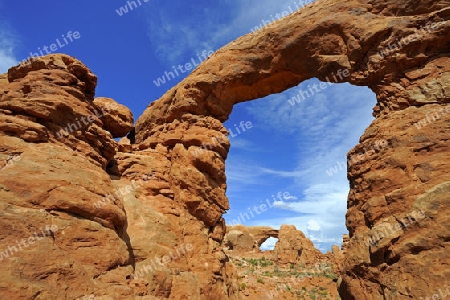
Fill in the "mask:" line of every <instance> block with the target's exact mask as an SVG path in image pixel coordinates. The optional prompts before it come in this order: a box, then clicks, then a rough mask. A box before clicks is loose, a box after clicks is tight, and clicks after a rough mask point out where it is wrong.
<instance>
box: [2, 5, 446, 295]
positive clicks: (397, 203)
mask: <svg viewBox="0 0 450 300" xmlns="http://www.w3.org/2000/svg"><path fill="white" fill-rule="evenodd" d="M449 18H450V8H449V6H448V1H444V0H441V1H431V2H430V1H422V2H417V1H412V0H408V1H398V0H388V1H378V0H370V1H360V0H352V1H332V0H317V1H316V2H314V3H312V4H309V5H307V6H306V7H304V8H302V9H301V10H299V11H297V12H295V13H293V14H292V15H290V16H287V17H285V18H283V19H282V20H280V21H277V22H275V23H274V24H272V25H271V26H270V27H268V28H265V29H262V30H259V31H258V32H255V33H252V34H249V35H246V36H243V37H241V38H239V39H237V40H236V41H234V42H232V43H230V44H229V45H226V46H225V47H223V48H222V49H220V50H218V51H217V52H216V53H215V54H213V55H212V56H211V57H210V58H209V59H208V60H206V61H205V62H203V63H202V64H201V65H200V66H199V67H198V68H197V69H195V70H194V71H193V72H192V73H191V74H190V75H189V76H188V77H187V78H186V79H184V80H183V81H181V82H180V83H179V84H178V85H177V86H176V87H174V88H172V89H170V90H169V91H168V92H167V93H166V94H165V95H164V96H163V97H161V99H159V100H157V101H155V102H153V103H151V104H150V105H149V106H148V107H147V109H146V110H145V112H144V113H143V114H142V116H140V117H139V119H138V120H137V122H136V125H135V128H134V129H133V128H132V121H133V120H132V114H131V112H130V111H129V110H128V109H126V108H125V107H123V106H120V105H117V106H116V107H115V108H113V109H111V110H110V111H108V112H107V111H106V109H105V108H106V104H108V103H111V104H115V102H114V101H112V100H106V99H103V100H100V99H97V100H95V99H94V95H95V87H96V82H97V78H96V76H95V75H94V74H93V73H92V72H91V71H90V70H89V69H88V68H87V67H86V66H84V65H83V64H82V63H81V62H80V61H78V60H76V59H74V58H71V57H69V56H66V55H49V56H46V57H42V58H39V59H36V60H33V61H32V62H30V63H27V64H24V65H21V66H18V67H14V68H11V69H10V70H9V71H8V74H7V76H5V75H1V76H0V161H2V162H3V163H2V164H1V165H0V167H1V170H0V199H1V200H0V206H1V211H2V218H0V235H1V236H0V241H1V242H0V255H1V256H0V258H1V259H2V270H4V271H3V273H2V279H1V283H2V284H1V285H0V294H1V295H2V296H4V297H5V298H7V299H33V298H37V297H40V298H43V299H44V298H45V299H61V298H65V299H77V298H82V297H83V296H84V295H95V296H98V297H100V296H106V295H113V296H114V297H116V298H117V299H129V298H130V297H135V299H139V298H141V299H152V298H156V299H164V298H169V299H219V300H221V299H223V300H226V299H236V297H237V289H238V286H237V284H236V274H235V270H234V269H233V267H232V266H231V264H230V263H229V260H228V257H227V256H226V254H225V253H224V252H223V245H222V242H223V239H224V236H225V234H226V225H225V221H224V219H223V217H222V215H223V214H224V213H225V212H226V211H227V210H228V209H229V203H228V199H227V197H226V195H225V190H226V187H227V185H226V176H225V159H226V158H227V155H228V150H229V147H230V142H229V140H228V138H227V130H226V129H225V127H224V126H223V124H222V122H224V121H225V120H227V118H228V116H229V114H230V113H231V111H232V108H233V105H234V104H237V103H241V102H245V101H250V100H253V99H256V98H261V97H264V96H267V95H269V94H273V93H278V92H282V91H283V90H286V89H288V88H291V87H293V86H295V85H298V84H299V83H301V82H302V81H304V80H307V79H309V78H313V77H316V78H319V79H321V80H322V81H327V79H328V80H330V81H332V82H349V83H351V84H354V85H360V86H362V85H364V86H368V87H369V88H371V89H372V91H374V92H375V93H376V95H377V101H378V103H377V105H376V106H375V108H374V116H375V117H376V120H375V121H373V123H372V124H371V125H370V126H369V128H367V129H366V131H365V132H364V134H363V135H362V137H361V138H360V142H359V144H358V145H356V146H355V147H354V148H353V149H352V150H350V152H349V153H348V157H349V158H350V157H352V158H353V157H358V155H360V153H364V154H367V155H365V156H364V159H357V160H355V161H356V162H354V163H352V164H350V166H349V169H348V179H349V181H350V188H351V190H350V194H349V197H348V211H347V215H346V225H347V228H348V230H349V238H350V239H349V241H348V243H346V245H347V246H345V249H346V250H345V251H346V254H345V258H344V260H343V263H342V268H341V271H340V272H341V276H340V279H339V282H338V283H339V289H340V294H341V297H342V298H343V299H346V300H347V299H348V300H352V299H357V300H360V299H399V300H402V299H419V298H420V297H423V298H425V297H428V296H430V297H433V295H434V294H438V291H439V290H440V289H443V288H445V286H446V284H447V283H448V282H449V280H450V273H449V272H446V271H445V265H446V264H449V263H450V259H449V255H448V253H449V251H448V250H449V248H450V246H449V244H448V240H449V236H450V227H449V226H447V224H448V215H450V204H449V201H448V195H449V193H450V174H449V172H448V169H449V165H450V157H449V153H450V145H449V143H448V141H449V140H450V130H449V129H450V127H449V124H448V116H450V109H449V107H450V106H449V104H448V103H450V88H449V87H450V59H449V52H450V34H449V28H450V23H449V21H448V19H449ZM362 100H363V99H362ZM127 131H131V133H130V134H128V139H124V140H122V142H121V143H120V145H119V144H118V143H117V142H116V141H115V140H114V138H115V137H122V136H124V135H125V134H126V132H127ZM379 141H386V142H387V145H388V146H386V147H382V148H376V149H377V150H376V151H375V150H370V151H366V149H373V147H374V145H376V144H377V143H378V142H379ZM118 150H121V151H123V152H118ZM369 152H370V155H368V154H369ZM287 229H289V228H287ZM287 229H286V232H288V231H287ZM293 230H294V229H292V228H290V229H289V231H290V232H292V234H295V235H296V238H294V239H293V240H292V242H293V243H294V246H289V245H281V244H280V245H279V246H278V249H280V251H281V250H283V251H284V250H287V251H291V252H289V253H291V254H289V256H287V257H282V259H286V261H289V260H290V259H293V257H294V255H295V253H294V252H292V251H297V256H298V254H299V253H298V251H299V250H301V249H300V248H301V247H304V245H300V244H301V243H298V240H299V239H301V238H302V237H301V235H300V234H298V233H294V231H293ZM283 231H285V230H282V231H280V232H279V238H280V236H282V235H283ZM281 239H282V240H283V239H284V238H283V237H281ZM302 249H303V248H302ZM301 251H304V250H301ZM280 253H281V252H280ZM291 255H292V256H291ZM300 256H301V255H300ZM61 282H63V283H64V286H63V287H61ZM183 297H184V298H183Z"/></svg>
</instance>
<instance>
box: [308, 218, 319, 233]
mask: <svg viewBox="0 0 450 300" xmlns="http://www.w3.org/2000/svg"><path fill="white" fill-rule="evenodd" d="M307 224H308V225H307V227H308V230H309V231H321V230H322V227H321V226H320V224H319V222H317V221H316V220H309V221H308V223H307Z"/></svg>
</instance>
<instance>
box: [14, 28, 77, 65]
mask: <svg viewBox="0 0 450 300" xmlns="http://www.w3.org/2000/svg"><path fill="white" fill-rule="evenodd" d="M61 36H62V41H64V43H62V41H61V40H60V39H59V38H57V39H56V41H55V42H56V43H53V44H50V46H47V45H44V47H42V49H41V47H38V52H39V53H33V52H30V56H29V57H28V58H27V59H24V60H23V61H21V62H20V64H24V63H27V62H30V61H32V60H33V58H38V57H40V56H44V55H47V54H51V53H53V52H56V51H58V49H61V48H64V47H65V46H67V45H69V43H71V42H74V41H75V40H78V39H79V38H81V34H80V33H79V32H78V31H74V32H72V31H69V32H68V33H67V35H64V34H63V35H61ZM69 41H70V42H69ZM49 50H50V51H49ZM44 51H45V53H44ZM39 54H40V55H39Z"/></svg>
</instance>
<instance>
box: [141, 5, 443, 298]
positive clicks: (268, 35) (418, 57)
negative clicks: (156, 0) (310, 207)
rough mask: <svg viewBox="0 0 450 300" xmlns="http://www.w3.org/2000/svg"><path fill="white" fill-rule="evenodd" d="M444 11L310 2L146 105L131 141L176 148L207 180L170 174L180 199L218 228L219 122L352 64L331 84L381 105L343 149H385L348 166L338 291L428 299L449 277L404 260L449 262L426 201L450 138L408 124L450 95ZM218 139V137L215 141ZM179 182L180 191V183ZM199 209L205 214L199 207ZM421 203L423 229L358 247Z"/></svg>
mask: <svg viewBox="0 0 450 300" xmlns="http://www.w3.org/2000/svg"><path fill="white" fill-rule="evenodd" d="M399 16H401V17H399ZM449 16H450V8H449V7H448V2H447V1H432V3H431V4H430V3H425V2H420V3H416V2H414V1H406V2H401V3H400V2H397V1H388V2H382V1H369V2H366V1H350V2H339V3H337V2H334V1H317V2H316V3H313V4H311V5H308V6H307V7H306V8H304V9H302V10H300V11H298V12H296V13H294V14H293V15H291V16H288V17H286V18H285V19H283V20H282V21H279V22H277V23H276V24H274V25H272V26H269V27H268V28H266V29H264V30H262V31H260V32H258V33H254V34H250V35H247V36H244V37H241V38H239V39H237V40H236V41H234V42H232V43H230V44H229V45H227V46H225V47H223V48H222V49H220V50H219V51H217V52H216V53H215V54H214V55H213V56H212V57H211V58H209V60H207V61H206V62H205V63H203V64H202V65H201V66H200V67H198V68H197V69H196V70H195V71H194V72H193V73H192V74H191V75H190V76H188V77H187V78H186V79H185V80H183V81H182V82H181V83H180V84H178V85H177V86H176V87H174V88H173V89H171V90H170V91H169V92H168V93H166V94H165V95H164V96H163V97H162V98H161V99H159V100H158V101H157V102H154V103H152V104H151V105H150V107H148V108H147V110H146V111H145V112H144V114H143V115H142V116H141V117H140V118H139V119H138V121H137V124H136V143H137V144H138V145H139V147H140V148H141V149H145V148H153V147H155V146H156V145H159V144H162V145H165V146H168V147H169V148H171V149H173V154H174V156H173V157H172V161H171V162H172V164H173V166H177V168H181V166H183V167H184V168H185V167H186V166H188V167H192V170H195V171H192V172H198V175H199V177H202V181H203V183H208V184H209V187H211V188H210V189H208V191H209V192H208V194H207V195H201V194H199V193H198V192H197V190H196V188H195V186H194V185H191V186H189V184H186V183H185V182H183V177H185V176H188V175H189V174H188V173H186V172H181V171H180V172H179V173H176V174H173V177H172V180H173V182H174V183H175V184H174V186H175V189H177V192H176V194H177V195H178V197H177V200H178V201H180V202H182V203H185V204H186V207H187V208H188V210H189V211H190V212H191V213H192V214H193V215H195V216H196V217H197V218H198V219H199V220H201V221H203V222H204V223H205V224H206V225H207V226H211V231H212V232H214V228H215V226H216V224H221V222H222V218H221V214H222V213H223V212H224V210H225V209H227V208H228V202H227V199H226V197H225V193H224V189H225V187H226V182H225V176H224V160H225V159H226V157H227V151H228V149H229V142H228V140H227V139H226V138H224V136H223V135H224V134H225V130H224V127H223V126H222V124H221V122H223V121H225V120H226V119H227V118H228V115H229V114H230V112H231V109H232V107H233V105H234V104H236V103H239V102H244V101H249V100H252V99H255V98H261V97H264V96H266V95H269V94H272V93H278V92H281V91H283V90H285V89H287V88H290V87H292V86H294V85H297V84H299V83H300V82H302V81H304V80H306V79H309V78H312V77H317V78H319V79H321V80H323V81H326V79H327V77H328V78H331V77H332V75H333V74H336V73H337V72H338V71H341V72H342V71H343V70H348V71H349V72H350V76H348V77H346V78H345V79H343V80H341V79H337V80H336V82H342V81H348V82H350V83H352V84H354V85H365V86H368V87H369V88H370V89H371V90H372V91H374V92H375V94H376V95H377V101H378V103H377V105H376V107H375V108H374V116H375V117H376V120H375V121H374V122H373V123H372V125H371V126H370V127H369V128H368V129H367V130H366V132H365V134H364V135H363V136H362V137H361V141H360V144H359V145H357V146H356V147H355V148H354V149H353V150H352V151H351V152H350V153H349V155H351V154H355V153H358V152H359V151H360V150H361V149H363V147H367V146H369V145H371V144H373V143H374V142H375V141H376V140H377V139H385V140H388V141H389V143H390V145H391V147H389V148H386V149H383V150H382V151H380V152H378V153H376V154H374V155H373V157H372V158H371V160H370V161H369V162H367V163H364V164H356V165H354V166H352V167H351V168H350V169H349V174H348V177H349V180H350V185H351V191H350V194H349V199H348V207H349V209H348V213H347V227H348V229H349V231H350V236H351V240H350V243H349V247H348V249H349V251H348V254H347V259H346V261H345V263H344V267H343V270H342V281H341V282H340V290H341V293H342V296H344V297H345V299H377V298H378V297H383V296H384V297H388V298H398V299H400V298H403V297H404V298H405V299H406V298H407V297H408V296H407V295H409V296H413V297H416V296H418V295H421V296H422V295H426V294H427V292H430V290H432V289H434V290H437V288H438V287H439V284H438V283H437V282H440V283H441V285H443V284H444V282H445V279H448V276H447V275H442V274H440V273H439V272H438V271H437V270H435V269H433V268H432V267H429V268H428V269H427V274H428V275H429V278H433V279H424V278H420V279H419V278H417V277H416V276H417V274H418V273H421V271H419V270H418V269H415V268H414V267H411V265H414V264H418V263H419V262H423V261H430V259H431V257H430V255H431V256H434V257H442V258H445V260H446V261H448V256H447V255H446V254H445V251H443V250H439V247H438V246H437V245H442V244H444V243H446V242H445V241H446V239H447V237H448V234H449V232H448V230H447V229H445V230H444V229H443V228H441V227H440V225H437V224H434V225H433V223H432V222H431V220H432V219H434V218H437V215H436V214H437V210H436V209H435V208H432V205H431V202H432V200H431V199H441V198H442V197H444V196H443V195H444V194H445V193H447V192H448V185H447V182H448V180H449V179H450V177H449V176H448V175H447V174H446V172H445V167H444V165H446V163H444V165H441V163H438V160H439V161H440V160H441V157H442V155H444V156H445V157H446V158H447V157H448V156H447V155H446V154H443V153H444V152H443V151H448V149H449V148H448V145H445V142H444V141H446V140H447V139H448V135H449V133H448V131H446V130H445V129H446V128H447V129H448V125H445V122H444V121H443V119H442V118H440V119H437V120H436V122H433V123H432V125H430V126H429V127H428V128H427V130H426V131H427V132H426V136H425V134H424V133H423V131H422V132H420V131H417V128H415V127H414V125H413V124H415V123H416V122H418V121H420V120H421V119H423V118H425V117H426V116H427V114H429V113H431V112H433V111H434V110H438V109H442V107H441V105H442V104H445V103H448V102H450V98H449V95H450V90H449V85H450V72H449V71H450V63H449V58H448V56H449V52H450V44H449V43H450V35H449V34H448V33H449V24H448V21H447V20H448V18H449ZM394 44H397V49H396V50H393V51H388V52H389V53H387V52H385V53H387V54H386V55H384V54H383V55H384V56H385V57H383V56H382V55H380V54H379V52H380V51H382V50H385V49H386V47H391V48H392V45H394ZM388 49H389V48H388ZM333 78H334V77H333ZM444 109H445V107H444ZM442 114H446V113H442ZM174 129H177V133H176V135H175V133H173V130H174ZM214 138H218V142H217V143H214V144H212V143H211V139H214ZM175 141H176V142H175ZM203 143H206V144H208V143H209V144H210V145H211V147H209V148H208V149H206V150H205V151H204V152H203V153H202V155H198V156H194V155H192V153H193V152H195V151H196V149H199V147H201V146H202V144H203ZM410 156H411V158H410ZM368 171H369V172H368ZM177 172H178V171H177ZM200 174H202V175H200ZM179 183H182V184H183V188H178V187H177V186H178V185H179ZM426 199H428V200H426ZM206 203H208V204H207V205H206ZM442 205H444V204H442ZM206 206H208V207H210V208H211V209H210V210H209V211H206V210H205V207H206ZM442 208H443V209H445V210H447V209H448V207H447V206H445V208H444V207H442ZM417 210H421V211H426V212H427V213H428V217H427V218H426V219H425V220H423V221H422V223H421V224H420V225H419V224H417V223H412V225H411V226H410V227H407V226H403V227H404V228H403V230H402V235H401V236H400V235H398V234H397V236H395V237H388V238H387V239H386V240H384V242H383V243H384V244H377V245H374V246H373V247H372V246H370V247H367V246H365V245H364V243H363V240H364V239H365V238H367V237H368V236H369V235H370V233H371V230H373V229H374V228H375V227H376V225H378V224H381V223H385V222H391V223H392V224H395V222H396V221H395V220H398V219H401V218H403V217H405V216H407V215H408V214H411V213H413V212H415V211H417ZM424 224H426V225H424ZM434 226H436V227H438V228H440V229H439V230H442V232H443V234H442V236H441V237H438V236H436V235H431V236H433V237H434V238H435V239H434V240H433V239H431V238H429V237H428V238H426V236H427V235H428V234H430V230H431V229H430V228H431V227H434ZM426 227H427V228H428V229H425V228H426ZM418 237H420V238H418ZM415 243H418V245H415ZM413 244H414V245H413ZM425 250H429V251H425ZM407 266H408V267H407ZM399 270H402V272H401V274H399V272H400V271H399ZM380 272H383V276H381V274H380ZM364 278H371V280H370V281H369V280H364ZM413 282H414V284H413ZM430 293H431V292H430Z"/></svg>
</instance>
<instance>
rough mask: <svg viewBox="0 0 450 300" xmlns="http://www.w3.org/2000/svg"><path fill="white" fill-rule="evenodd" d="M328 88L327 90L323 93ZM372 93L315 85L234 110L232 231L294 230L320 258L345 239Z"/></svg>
mask: <svg viewBox="0 0 450 300" xmlns="http://www.w3.org/2000/svg"><path fill="white" fill-rule="evenodd" d="M321 87H322V88H321ZM375 104H376V97H375V94H374V93H373V92H372V91H371V90H370V89H369V88H367V87H360V86H354V85H351V84H349V83H339V84H331V83H328V82H326V83H324V82H321V81H319V80H318V79H316V78H313V79H310V80H307V81H304V82H302V83H300V84H299V85H298V86H296V87H293V88H290V89H288V90H286V91H284V92H282V93H280V94H272V95H269V96H267V97H264V98H260V99H256V100H253V101H249V102H245V103H239V104H236V105H234V107H233V111H232V113H231V115H230V118H229V119H228V120H227V121H226V122H225V123H224V125H225V127H226V128H227V129H228V130H229V131H230V136H229V139H230V144H231V148H230V152H229V155H228V158H227V161H226V175H227V186H228V187H227V197H228V199H229V202H230V210H229V211H228V212H227V213H226V214H225V215H224V218H225V220H226V223H227V225H235V224H243V225H245V226H271V227H273V228H274V229H279V228H280V226H281V225H282V224H289V225H295V226H296V228H297V229H298V230H301V231H302V232H303V233H304V234H305V235H306V237H308V238H309V239H310V240H311V241H312V242H313V243H314V245H315V247H316V248H318V249H319V250H321V251H322V252H326V251H327V250H330V249H331V246H332V245H339V246H340V245H341V243H342V235H343V234H347V233H348V231H347V229H346V227H345V214H346V211H347V195H348V192H349V183H348V180H347V152H348V151H349V150H350V149H352V148H353V147H354V146H355V145H356V144H358V141H359V138H360V136H361V135H362V134H363V133H364V130H365V129H366V128H367V127H368V126H369V124H370V123H371V122H372V121H373V120H374V118H373V116H372V109H373V107H374V106H375Z"/></svg>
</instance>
